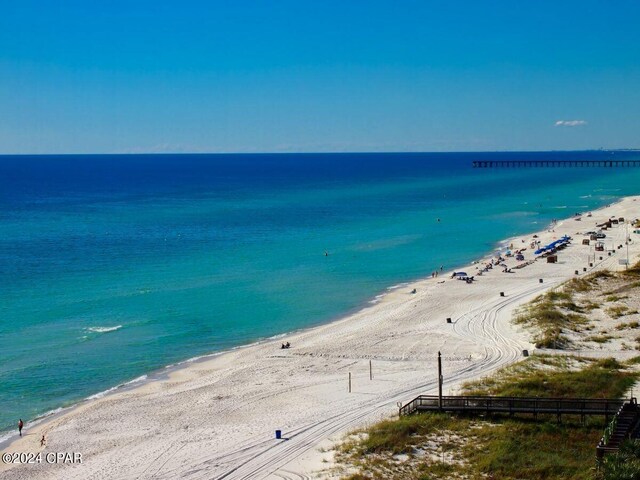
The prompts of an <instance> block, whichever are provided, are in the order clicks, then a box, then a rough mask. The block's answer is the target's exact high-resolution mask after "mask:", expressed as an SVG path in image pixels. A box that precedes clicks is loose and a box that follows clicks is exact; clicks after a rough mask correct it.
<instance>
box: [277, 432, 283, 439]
mask: <svg viewBox="0 0 640 480" xmlns="http://www.w3.org/2000/svg"><path fill="white" fill-rule="evenodd" d="M276 438H277V439H278V440H280V439H281V438H282V430H276Z"/></svg>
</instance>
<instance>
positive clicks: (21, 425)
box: [18, 419, 24, 436]
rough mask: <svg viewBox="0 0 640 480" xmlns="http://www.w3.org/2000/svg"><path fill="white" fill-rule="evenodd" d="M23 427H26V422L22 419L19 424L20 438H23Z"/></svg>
mask: <svg viewBox="0 0 640 480" xmlns="http://www.w3.org/2000/svg"><path fill="white" fill-rule="evenodd" d="M22 427H24V422H23V421H22V419H20V421H19V422H18V433H20V436H22Z"/></svg>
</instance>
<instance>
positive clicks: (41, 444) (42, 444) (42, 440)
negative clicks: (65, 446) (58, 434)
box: [40, 435, 47, 447]
mask: <svg viewBox="0 0 640 480" xmlns="http://www.w3.org/2000/svg"><path fill="white" fill-rule="evenodd" d="M45 443H47V441H46V440H45V439H44V435H42V438H41V439H40V446H41V447H44V444H45Z"/></svg>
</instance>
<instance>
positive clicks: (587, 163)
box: [473, 160, 640, 168]
mask: <svg viewBox="0 0 640 480" xmlns="http://www.w3.org/2000/svg"><path fill="white" fill-rule="evenodd" d="M581 167H598V168H614V167H640V160H478V161H474V162H473V168H581Z"/></svg>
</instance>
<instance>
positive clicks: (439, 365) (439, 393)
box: [438, 352, 442, 410]
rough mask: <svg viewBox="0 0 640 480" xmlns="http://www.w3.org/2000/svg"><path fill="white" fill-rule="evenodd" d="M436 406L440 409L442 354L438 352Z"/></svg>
mask: <svg viewBox="0 0 640 480" xmlns="http://www.w3.org/2000/svg"><path fill="white" fill-rule="evenodd" d="M438 408H439V409H440V410H442V355H441V354H440V352H438Z"/></svg>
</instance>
